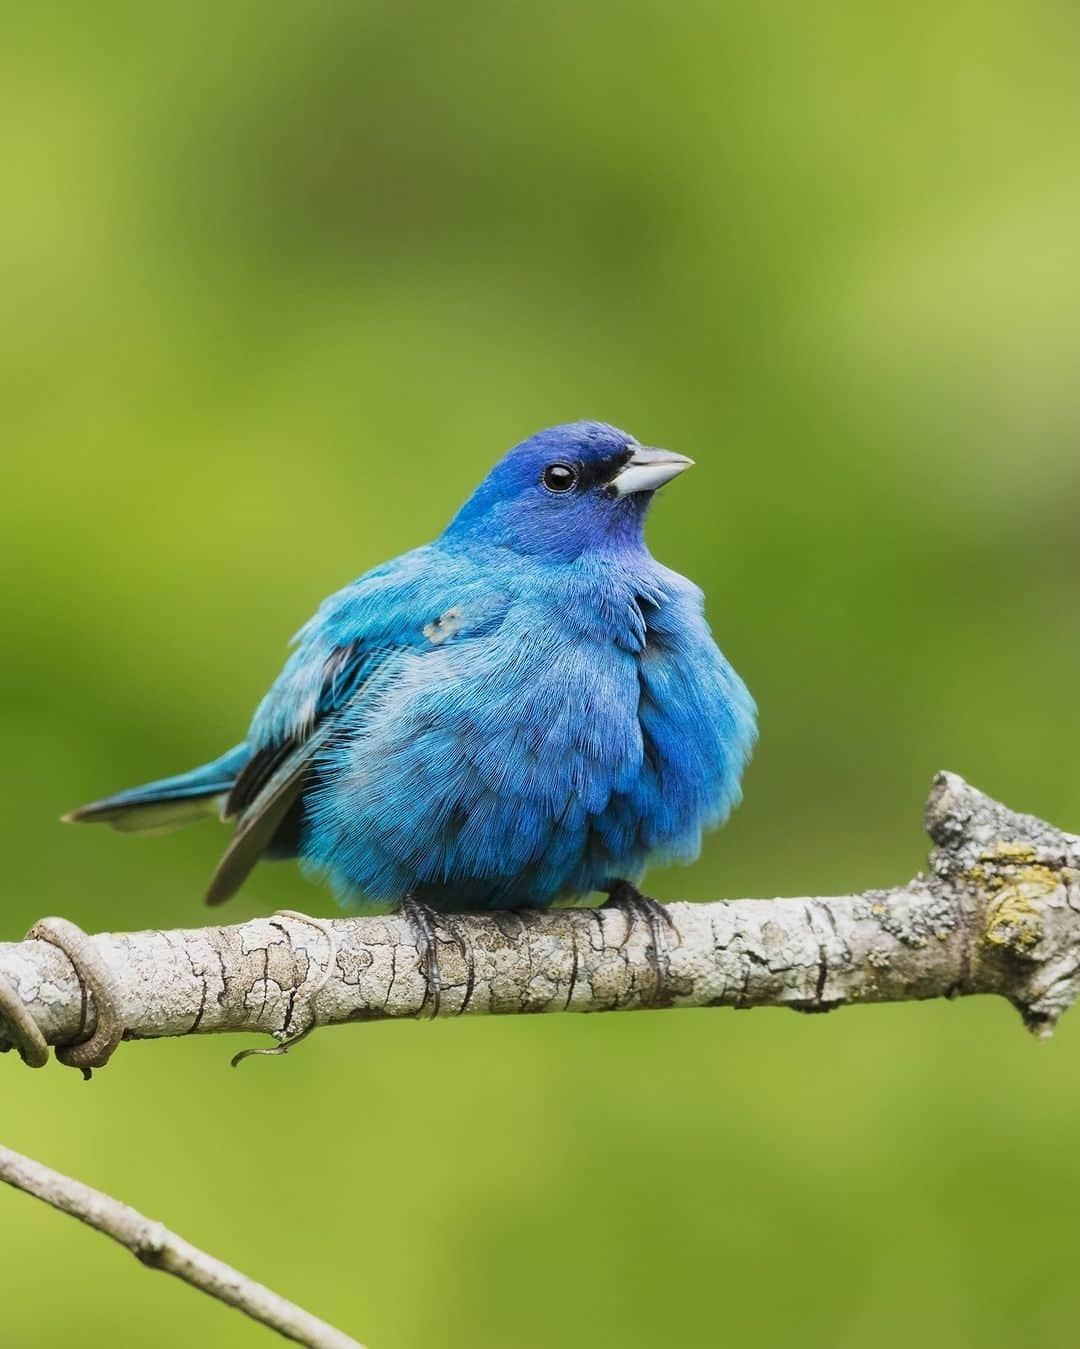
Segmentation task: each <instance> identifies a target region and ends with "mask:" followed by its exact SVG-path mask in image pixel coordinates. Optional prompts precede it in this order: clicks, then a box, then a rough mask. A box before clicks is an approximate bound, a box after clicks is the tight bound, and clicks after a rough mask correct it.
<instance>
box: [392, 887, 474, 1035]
mask: <svg viewBox="0 0 1080 1349" xmlns="http://www.w3.org/2000/svg"><path fill="white" fill-rule="evenodd" d="M401 913H402V916H403V917H404V918H405V919H406V920H407V922H408V924H409V926H410V927H411V928H412V930H413V936H414V937H415V938H416V949H417V951H418V952H419V954H420V968H421V970H422V971H423V975H424V981H425V983H426V985H427V987H426V988H425V990H424V1000H423V1002H422V1003H421V1004H420V1010H421V1011H423V1010H424V1007H425V1006H426V1004H427V1003H428V1001H429V999H430V1002H431V1019H432V1020H433V1021H434V1019H435V1018H436V1017H437V1016H438V1015H439V1009H440V1008H441V1007H442V990H443V977H442V968H441V966H440V965H439V933H438V927H439V924H440V923H442V924H443V926H444V927H445V928H446V929H447V930H448V931H449V933H450V936H451V939H452V940H453V943H454V945H455V946H456V947H457V948H458V950H459V951H460V952H461V958H462V960H463V961H464V962H465V993H464V995H463V997H462V1000H461V1006H460V1007H459V1008H458V1012H457V1014H458V1016H460V1015H461V1014H462V1012H464V1011H465V1009H466V1008H467V1007H468V1005H469V1000H470V998H471V997H472V991H473V985H474V984H475V982H476V961H475V957H474V955H473V949H472V944H471V943H470V941H469V939H468V938H467V937H466V936H465V934H464V932H463V931H462V929H461V926H460V924H458V923H457V922H456V921H455V920H454V918H453V917H452V916H451V915H450V914H440V913H438V912H437V911H436V910H435V909H433V908H432V907H431V905H430V904H424V903H423V902H422V901H421V900H419V899H417V898H416V897H415V896H414V895H406V896H405V898H404V899H403V900H402V901H401Z"/></svg>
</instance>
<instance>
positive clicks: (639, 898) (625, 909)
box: [603, 881, 678, 1004]
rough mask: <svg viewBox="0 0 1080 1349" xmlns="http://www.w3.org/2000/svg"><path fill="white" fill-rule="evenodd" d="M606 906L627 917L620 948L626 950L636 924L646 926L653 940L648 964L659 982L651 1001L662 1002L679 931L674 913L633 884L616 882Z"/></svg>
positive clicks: (610, 891) (609, 893)
mask: <svg viewBox="0 0 1080 1349" xmlns="http://www.w3.org/2000/svg"><path fill="white" fill-rule="evenodd" d="M603 907H604V908H605V909H618V910H619V911H620V912H621V913H622V914H623V915H624V916H625V918H626V931H625V932H624V934H623V939H622V941H621V943H620V947H625V946H626V944H627V942H628V941H629V940H630V934H631V933H632V932H633V930H634V924H635V923H636V922H639V921H640V922H644V923H645V924H647V926H648V929H649V936H650V937H651V938H652V941H651V944H650V946H649V954H648V961H649V967H650V968H651V970H652V972H653V975H654V977H655V980H656V986H655V988H654V990H653V995H652V997H651V998H650V999H649V1001H650V1002H652V1003H654V1004H655V1003H660V1002H662V1001H663V1000H664V997H665V995H666V994H667V988H668V981H669V978H670V973H671V971H670V962H669V958H668V938H669V937H672V936H677V935H678V929H677V928H676V926H675V922H674V919H673V918H672V917H671V914H670V913H669V912H668V910H667V908H666V906H665V905H663V904H661V903H660V902H659V901H658V900H655V899H651V898H650V897H649V896H648V895H643V894H642V893H641V891H640V890H639V889H638V888H637V886H636V885H633V884H631V882H630V881H615V883H614V884H613V885H612V886H611V888H610V889H609V890H608V897H607V900H606V901H605V903H604V905H603Z"/></svg>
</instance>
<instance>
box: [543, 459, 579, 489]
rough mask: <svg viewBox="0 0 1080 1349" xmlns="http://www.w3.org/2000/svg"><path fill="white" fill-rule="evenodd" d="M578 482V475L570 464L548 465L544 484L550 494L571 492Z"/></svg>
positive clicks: (545, 470)
mask: <svg viewBox="0 0 1080 1349" xmlns="http://www.w3.org/2000/svg"><path fill="white" fill-rule="evenodd" d="M576 482H577V474H576V473H575V472H574V470H573V469H572V468H571V467H570V465H569V464H548V466H547V468H545V469H544V477H543V483H544V486H545V487H546V488H547V489H548V491H549V492H569V490H570V489H571V487H573V485H574V483H576Z"/></svg>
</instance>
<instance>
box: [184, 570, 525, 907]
mask: <svg viewBox="0 0 1080 1349" xmlns="http://www.w3.org/2000/svg"><path fill="white" fill-rule="evenodd" d="M504 609H505V602H504V600H503V599H502V597H500V596H498V595H494V594H493V593H492V592H491V589H490V587H489V586H486V585H485V584H484V578H483V577H482V576H477V575H476V573H475V572H474V569H473V568H472V567H470V566H469V565H468V564H467V563H464V562H462V561H461V560H460V559H454V558H447V557H446V556H444V555H441V554H439V553H436V552H435V551H434V550H432V549H430V548H423V549H417V550H416V551H415V552H413V553H406V554H405V555H404V556H403V557H401V558H398V559H396V560H395V561H394V562H392V563H388V564H387V565H385V566H383V567H379V568H377V569H376V570H375V571H372V572H368V573H367V574H366V575H365V576H362V577H361V578H360V579H359V580H358V581H355V582H354V583H353V584H352V585H350V586H347V587H346V588H345V589H344V590H342V591H339V592H338V593H337V594H336V595H332V596H331V597H330V598H329V599H328V600H326V601H325V602H324V603H323V605H322V606H321V607H320V609H319V611H318V613H316V614H315V616H314V618H312V619H311V621H310V622H309V623H307V624H306V625H305V626H304V627H303V628H302V629H301V630H300V632H299V633H297V635H296V638H295V639H294V642H295V645H296V650H295V651H294V652H293V654H292V656H291V657H290V658H289V660H288V661H287V663H286V665H285V668H284V669H283V670H282V672H281V674H280V675H279V677H278V678H277V680H276V681H275V683H274V685H273V687H272V688H271V690H270V692H269V693H268V694H267V696H266V698H264V700H263V702H262V704H261V705H260V707H259V709H258V711H257V712H256V714H255V719H254V721H253V723H252V726H251V731H250V733H249V737H248V740H249V743H250V744H251V745H252V747H253V752H252V755H251V758H250V759H249V761H248V763H247V764H246V765H245V767H244V769H243V770H242V772H241V773H240V774H239V776H238V777H237V779H236V782H235V783H234V784H233V787H232V790H231V791H230V792H229V795H228V797H227V798H226V801H225V804H224V807H223V810H222V816H223V818H226V819H227V818H230V817H233V816H235V817H236V818H237V827H236V832H235V833H234V835H233V837H232V839H231V840H230V843H229V846H228V848H227V849H226V850H225V853H224V855H223V857H222V859H221V861H220V862H219V863H218V866H217V869H216V871H215V872H214V875H213V877H212V878H211V880H210V885H209V887H208V889H207V892H206V902H207V903H208V904H221V903H223V902H224V901H225V900H226V899H228V898H229V897H230V896H231V895H233V894H235V893H236V891H237V890H238V889H239V888H240V886H241V885H242V884H243V881H244V879H245V878H246V877H247V875H248V873H249V872H250V871H251V869H252V867H254V865H255V863H256V862H257V861H258V859H259V857H260V856H261V854H262V853H263V852H264V851H265V849H266V848H267V846H268V845H269V844H270V842H271V841H272V839H273V837H274V835H275V833H276V832H277V830H278V828H279V827H280V826H281V824H282V822H283V821H284V819H285V817H286V816H287V815H288V813H289V811H290V809H291V808H292V806H293V804H294V803H295V801H296V799H297V797H298V796H299V795H300V793H301V791H302V790H303V788H304V786H305V783H306V782H307V781H308V780H309V775H310V773H311V770H312V767H313V763H314V760H315V758H316V756H317V755H318V754H319V753H320V752H321V751H322V750H323V749H324V748H325V747H326V745H327V744H328V743H329V742H330V740H331V739H332V737H333V736H334V734H335V733H336V732H337V731H338V730H339V729H340V726H341V722H342V716H343V713H344V712H345V709H346V708H348V707H351V706H353V705H355V704H356V703H357V702H358V701H359V700H361V699H363V698H364V697H365V696H367V694H368V693H369V691H370V689H371V687H372V685H373V684H375V683H377V682H379V680H380V679H381V678H382V677H384V676H385V675H387V674H389V673H391V672H392V669H393V666H394V664H395V663H396V660H397V658H399V657H400V656H401V655H402V654H403V652H404V651H405V650H406V649H408V648H409V647H420V646H424V645H427V644H431V643H438V642H440V641H443V640H445V639H446V638H447V637H448V636H451V635H453V636H457V635H459V633H460V634H462V635H466V634H467V633H468V632H469V631H480V630H482V629H486V628H487V627H488V626H489V625H490V622H491V621H492V619H493V618H496V617H497V616H499V615H500V614H501V611H504ZM448 615H451V616H452V617H451V618H450V620H449V621H448V619H447V616H448Z"/></svg>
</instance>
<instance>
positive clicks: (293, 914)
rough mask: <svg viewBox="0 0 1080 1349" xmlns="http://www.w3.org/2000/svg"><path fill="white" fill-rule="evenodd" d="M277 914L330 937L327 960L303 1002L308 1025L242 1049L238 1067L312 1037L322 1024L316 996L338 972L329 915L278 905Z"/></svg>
mask: <svg viewBox="0 0 1080 1349" xmlns="http://www.w3.org/2000/svg"><path fill="white" fill-rule="evenodd" d="M273 916H274V917H275V918H291V919H293V921H294V922H297V923H306V924H307V925H308V926H309V927H313V928H315V929H316V930H317V931H319V932H321V933H322V935H323V936H324V937H325V938H326V947H327V952H326V964H325V965H324V966H323V969H322V972H321V973H320V975H319V977H318V981H317V982H316V984H315V987H314V988H313V989H312V990H311V992H310V993H308V994H306V995H305V997H304V1001H303V1006H304V1007H305V1008H306V1010H307V1025H306V1026H305V1027H304V1029H303V1030H301V1031H296V1032H295V1033H294V1034H292V1035H288V1036H286V1038H285V1039H284V1040H282V1041H280V1043H278V1044H276V1045H268V1046H266V1047H265V1048H264V1047H263V1046H261V1045H260V1046H259V1048H257V1049H241V1050H240V1052H239V1053H238V1054H234V1055H233V1056H232V1059H231V1060H230V1062H231V1063H232V1066H233V1067H234V1068H235V1067H236V1066H237V1065H238V1064H240V1063H243V1061H244V1060H245V1059H250V1058H253V1057H255V1056H256V1055H258V1056H260V1057H265V1058H277V1057H278V1056H279V1055H281V1054H287V1053H288V1052H289V1050H290V1049H292V1048H293V1046H294V1045H298V1044H299V1043H300V1041H301V1040H306V1039H307V1038H308V1036H309V1035H310V1034H311V1032H312V1031H313V1030H314V1029H315V1028H316V1026H317V1025H318V1024H319V1023H318V1021H317V1020H316V1016H315V999H316V998H317V997H318V996H319V994H320V993H321V992H322V991H323V989H324V988H325V987H326V985H327V984H328V983H329V982H330V979H331V976H332V975H333V973H334V967H335V966H336V964H337V941H336V939H335V937H334V930H333V928H332V927H331V926H330V924H329V923H328V922H326V921H325V919H322V918H313V917H312V916H311V914H309V913H299V912H298V911H297V910H296V909H275V911H274V915H273ZM301 987H302V985H301ZM294 1010H295V1009H294ZM292 1019H293V1018H292V1015H290V1017H289V1018H288V1021H287V1023H286V1026H285V1029H286V1030H288V1028H289V1022H291V1021H292Z"/></svg>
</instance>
